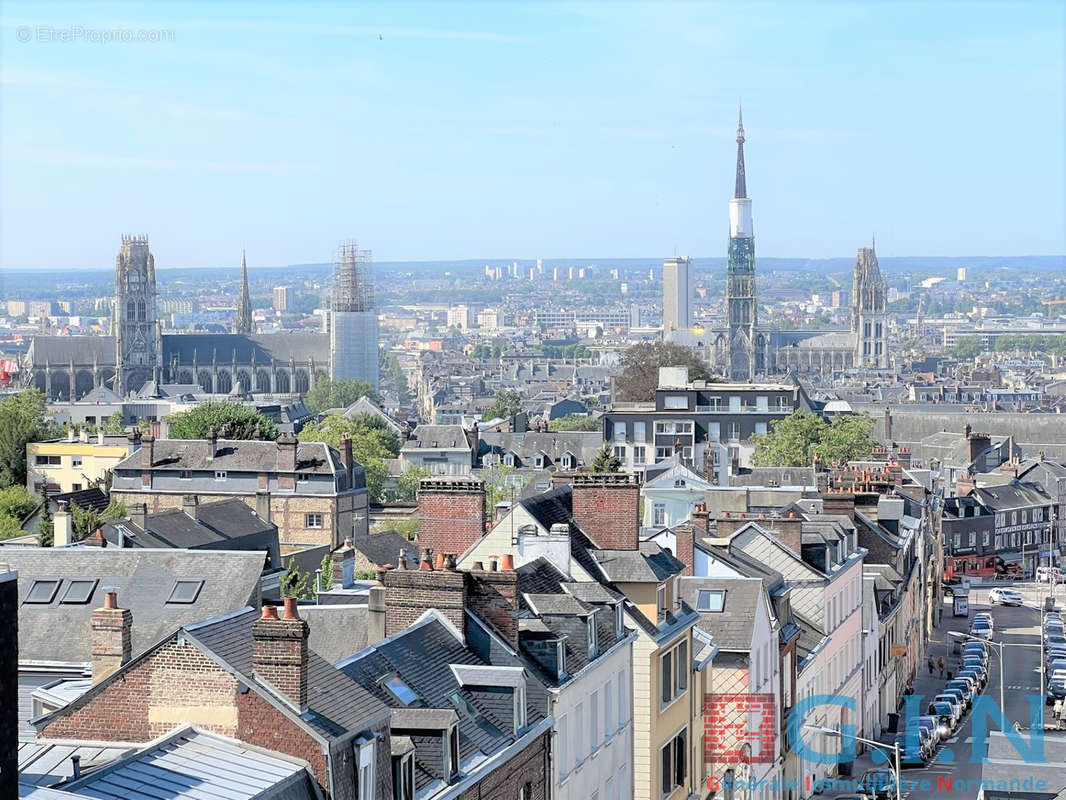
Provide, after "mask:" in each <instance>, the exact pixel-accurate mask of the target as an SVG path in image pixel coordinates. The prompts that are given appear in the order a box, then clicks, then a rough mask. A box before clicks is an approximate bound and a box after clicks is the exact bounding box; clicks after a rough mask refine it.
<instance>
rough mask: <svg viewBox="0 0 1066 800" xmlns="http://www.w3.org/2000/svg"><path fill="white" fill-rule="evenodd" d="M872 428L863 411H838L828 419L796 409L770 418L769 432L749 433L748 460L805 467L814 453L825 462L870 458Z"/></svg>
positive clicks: (837, 462)
mask: <svg viewBox="0 0 1066 800" xmlns="http://www.w3.org/2000/svg"><path fill="white" fill-rule="evenodd" d="M872 428H873V419H872V418H871V417H870V416H868V415H866V414H853V415H838V416H836V417H834V418H833V421H832V422H830V423H827V422H826V421H825V420H823V419H822V418H821V417H819V416H818V415H817V414H812V413H810V412H807V411H797V412H795V413H794V414H790V415H789V416H787V417H784V418H783V419H779V420H776V421H775V422H771V423H770V432H769V433H768V434H756V435H755V436H753V437H752V440H753V442H754V444H755V452H754V453H753V454H752V459H751V461H752V464H754V465H755V466H757V467H805V466H810V464H811V463H812V462H813V461H814V454H815V453H817V454H818V455H819V457H820V458H821V459H822V461H823V462H824V463H825V464H827V465H829V464H841V463H844V462H847V461H851V460H852V459H856V458H869V456H870V452H871V451H872V450H873V447H874V444H875V442H874V440H873V439H872V438H871V437H870V430H871V429H872Z"/></svg>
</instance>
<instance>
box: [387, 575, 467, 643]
mask: <svg viewBox="0 0 1066 800" xmlns="http://www.w3.org/2000/svg"><path fill="white" fill-rule="evenodd" d="M465 606H466V576H465V574H464V573H462V572H457V571H454V570H441V569H437V570H422V569H393V570H389V571H388V572H387V573H386V574H385V607H386V615H385V635H386V636H392V635H393V634H394V633H399V632H400V631H403V630H406V629H407V628H408V627H409V626H410V625H412V624H413V623H415V622H416V621H417V620H418V619H419V617H421V616H422V615H423V614H425V613H426V611H428V610H429V609H431V608H435V609H437V610H438V611H440V612H441V614H443V615H444V616H445V617H446V618H447V619H448V621H449V622H451V623H452V624H453V625H454V626H455V627H456V628H457V629H458V630H459V631H462V630H463V629H464V618H463V609H464V607H465Z"/></svg>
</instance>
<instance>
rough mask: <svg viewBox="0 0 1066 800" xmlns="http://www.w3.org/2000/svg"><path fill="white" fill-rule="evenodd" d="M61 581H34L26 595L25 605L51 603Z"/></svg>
mask: <svg viewBox="0 0 1066 800" xmlns="http://www.w3.org/2000/svg"><path fill="white" fill-rule="evenodd" d="M60 583H61V581H34V582H33V586H32V587H30V593H29V594H28V595H26V602H27V603H51V602H52V599H53V598H54V597H55V596H56V592H57V591H59V584H60Z"/></svg>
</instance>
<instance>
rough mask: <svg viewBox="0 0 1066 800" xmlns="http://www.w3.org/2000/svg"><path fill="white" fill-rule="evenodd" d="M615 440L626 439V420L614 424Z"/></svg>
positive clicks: (622, 440) (621, 440)
mask: <svg viewBox="0 0 1066 800" xmlns="http://www.w3.org/2000/svg"><path fill="white" fill-rule="evenodd" d="M614 440H615V441H616V442H624V441H625V440H626V424H625V423H624V422H616V423H615V424H614Z"/></svg>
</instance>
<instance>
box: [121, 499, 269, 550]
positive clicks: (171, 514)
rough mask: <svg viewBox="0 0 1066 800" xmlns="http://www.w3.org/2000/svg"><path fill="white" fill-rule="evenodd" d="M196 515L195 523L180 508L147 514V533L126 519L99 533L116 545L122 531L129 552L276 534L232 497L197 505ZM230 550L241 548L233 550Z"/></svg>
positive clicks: (203, 544)
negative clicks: (134, 549) (124, 531)
mask: <svg viewBox="0 0 1066 800" xmlns="http://www.w3.org/2000/svg"><path fill="white" fill-rule="evenodd" d="M196 513H197V517H196V518H195V519H194V518H192V517H190V516H189V515H188V514H186V513H185V512H184V511H183V510H182V509H180V508H178V509H173V510H170V511H163V512H161V513H158V514H149V515H148V516H147V517H146V519H145V526H146V528H147V530H145V529H142V528H141V527H140V526H138V525H137V524H135V523H134V522H132V521H131V520H129V519H121V520H115V521H112V522H108V523H106V524H105V525H103V526H102V529H103V532H104V538H105V539H106V540H107V541H108V542H110V543H111V544H118V541H119V531H118V528H119V526H121V527H123V528H125V529H126V534H125V537H124V541H125V546H126V547H133V548H137V547H174V548H197V547H205V546H208V545H223V544H224V543H227V542H236V540H239V539H241V538H242V537H245V536H255V535H257V534H261V533H269V532H270V531H274V532H275V533H276V532H277V527H276V526H275V525H273V524H272V523H270V522H265V521H264V520H261V519H260V518H259V517H257V516H256V514H255V511H254V510H252V509H251V508H250V507H249V506H248V504H247V503H245V502H244V501H242V500H241V499H239V498H236V497H234V498H230V499H228V500H220V501H218V502H213V503H201V504H200V505H198V506H197V510H196ZM130 534H132V535H130ZM216 549H222V548H221V547H218V548H216ZM233 549H235V550H236V549H241V548H238V547H236V546H234V548H233Z"/></svg>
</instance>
